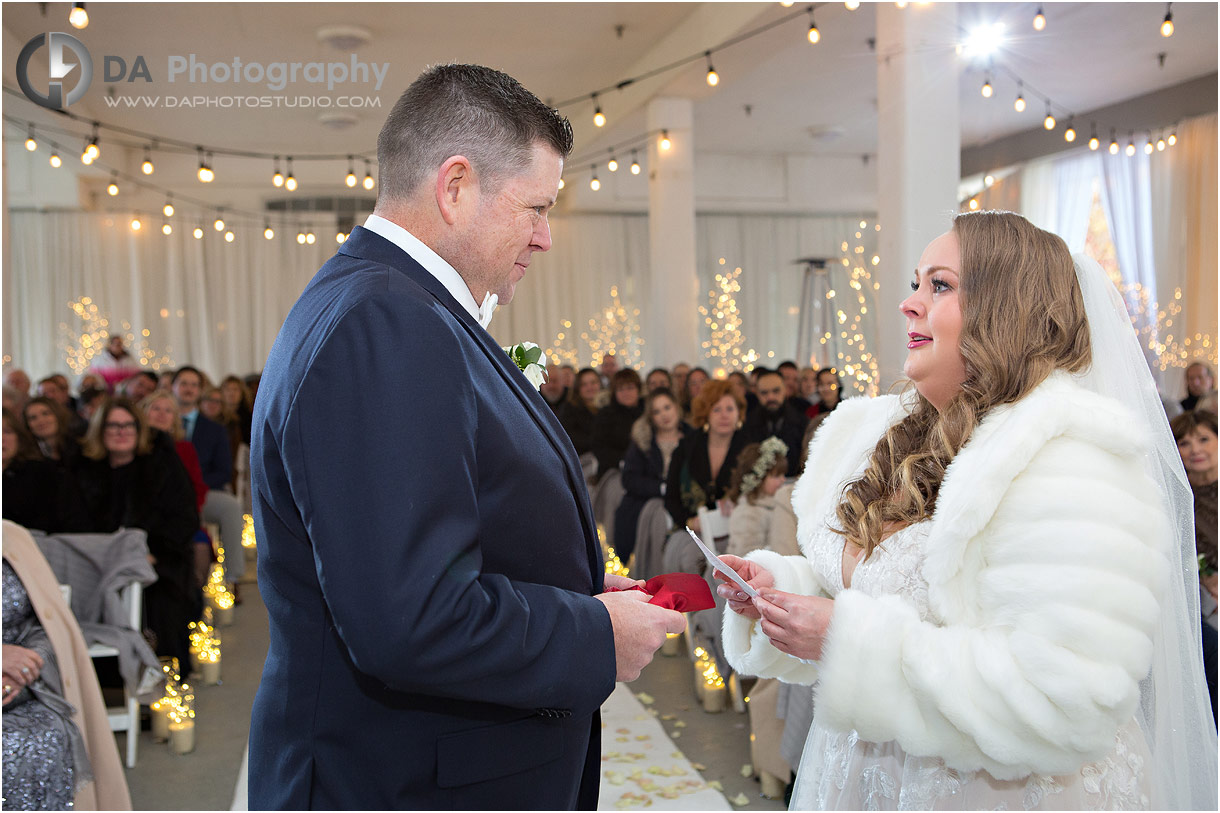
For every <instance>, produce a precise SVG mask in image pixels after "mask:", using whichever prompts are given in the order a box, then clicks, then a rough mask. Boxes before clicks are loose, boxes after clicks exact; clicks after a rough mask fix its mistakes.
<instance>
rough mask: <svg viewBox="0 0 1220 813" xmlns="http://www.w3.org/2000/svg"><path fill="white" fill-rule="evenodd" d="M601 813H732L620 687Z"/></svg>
mask: <svg viewBox="0 0 1220 813" xmlns="http://www.w3.org/2000/svg"><path fill="white" fill-rule="evenodd" d="M249 759H250V748H249V746H247V747H246V752H245V753H244V754H243V755H242V760H241V762H242V764H241V772H240V773H239V774H238V777H237V787H236V788H234V792H233V807H232V810H247V809H248V808H247V807H246V781H247V780H246V776H247V771H248V765H249ZM601 780H602V781H601V799H600V801H599V802H598V806H597V807H598V809H599V810H634V809H639V808H647V809H648V810H732V809H733V808H732V806H731V805H730V804H729V803H728V801H726V800H725V798H724V795H723V794H721V793H720V792H718V791H716V790H714V789H713V788H711V787H708V784H707V783H706V782H704V781H703V779H702V778H700V776H699V773H698V771H696V770H695V768H694V766H693V765H691V764H690V762H689V761H688V760H687V759H686V757H684V756H683V755H682V752H681V751H679V750H678V749H677V747H676V746H675V745H674V743H673V740H671V739H670V738H669V735H668V734H666V733H665V729H664V728H662V727H661V723H660V722H659V721H658V720H657V718H655V717H653V716H652V715H651V714H649V713H648V710H647V709H646V708H644V706H643V705H641V704H640V701H639V700H636V699H635V695H633V694H632V693H631V690H630V689H629V688H627V686H626V684H623V683H620V684H618V685H617V686H615V687H614V693H613V694H611V695H610V696H609V697H608V698H606V702H605V703H603V704H602V777H601Z"/></svg>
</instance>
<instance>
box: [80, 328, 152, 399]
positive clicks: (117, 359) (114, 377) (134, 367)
mask: <svg viewBox="0 0 1220 813" xmlns="http://www.w3.org/2000/svg"><path fill="white" fill-rule="evenodd" d="M139 369H140V365H139V363H138V362H137V361H136V360H135V358H134V357H133V356H132V355H131V353H128V352H127V348H126V347H125V346H124V344H123V337H122V336H111V337H110V341H109V342H107V343H106V349H105V350H104V351H102V352H101V353H100V354H98V355H97V356H96V357H95V358H94V359H93V363H92V364H90V365H89V371H90V372H93V373H97V374H98V375H100V376H101V377H102V378H104V379H105V380H106V385H107V386H108V387H109V388H110V389H111V390H113V389H114V387H115V386H116V385H117V384H118V383H119V382H120V381H122V380H123V379H125V378H129V377H130V376H131V374H132V373H134V372H137V371H139Z"/></svg>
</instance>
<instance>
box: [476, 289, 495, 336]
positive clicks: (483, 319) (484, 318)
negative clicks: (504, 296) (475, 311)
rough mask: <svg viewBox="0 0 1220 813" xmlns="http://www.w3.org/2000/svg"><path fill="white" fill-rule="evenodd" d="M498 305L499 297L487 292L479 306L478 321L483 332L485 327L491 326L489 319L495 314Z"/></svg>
mask: <svg viewBox="0 0 1220 813" xmlns="http://www.w3.org/2000/svg"><path fill="white" fill-rule="evenodd" d="M499 304H500V297H499V295H497V294H493V293H492V292H491V291H488V292H487V296H485V297H483V304H482V305H480V306H479V316H478V320H479V324H480V325H482V327H483V329H484V330H487V326H488V325H490V324H491V317H492V315H493V314H494V313H495V312H496V306H497V305H499Z"/></svg>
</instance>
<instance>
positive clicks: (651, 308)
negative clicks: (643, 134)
mask: <svg viewBox="0 0 1220 813" xmlns="http://www.w3.org/2000/svg"><path fill="white" fill-rule="evenodd" d="M693 124H694V112H693V109H692V105H691V101H690V99H675V98H657V99H654V100H653V101H651V102H650V103H649V105H648V129H649V131H650V132H653V131H655V132H657V133H659V132H660V131H661V130H666V131H668V133H669V139H670V142H671V146H670V148H669V149H668V150H662V149H661V148H660V144H659V142H660V137H659V135H658V136H655V137H654V138H653V139H652V141H651V143H650V144H649V146H648V239H649V259H650V263H649V279H648V284H647V285H646V286H644V291H645V299H644V302H643V303H642V304H643V307H642V308H641V310H643V311H644V312H645V320H646V321H645V322H644V324H646V325H647V326H648V332H647V334H645V342H646V343H645V345H644V358H645V359H646V361H647V363H648V365H649V366H663V367H669V366H672V365H674V364H676V363H678V362H679V361H685V362H687V363H688V364H697V363H698V360H699V358H701V357H702V353H701V352H700V348H699V331H698V321H697V319H698V311H697V308H698V295H699V278H698V276H697V274H696V272H695V172H694V163H695V145H694V141H693V138H692V129H693Z"/></svg>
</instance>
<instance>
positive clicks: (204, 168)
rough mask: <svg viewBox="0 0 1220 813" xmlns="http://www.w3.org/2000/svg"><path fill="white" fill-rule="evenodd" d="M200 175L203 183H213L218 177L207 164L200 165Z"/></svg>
mask: <svg viewBox="0 0 1220 813" xmlns="http://www.w3.org/2000/svg"><path fill="white" fill-rule="evenodd" d="M198 175H199V181H200V182H201V183H211V182H212V179H213V178H215V177H216V174H215V173H214V172H212V168H211V167H209V166H208V165H207V164H200V165H199V173H198Z"/></svg>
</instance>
